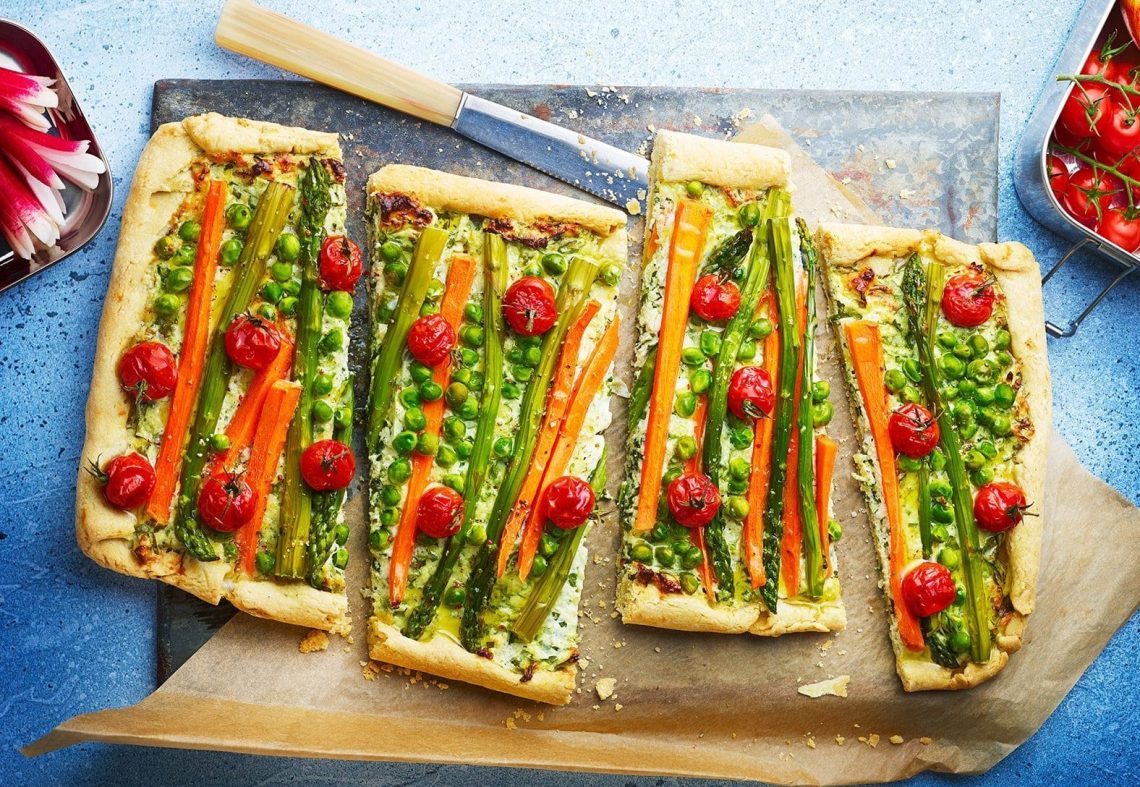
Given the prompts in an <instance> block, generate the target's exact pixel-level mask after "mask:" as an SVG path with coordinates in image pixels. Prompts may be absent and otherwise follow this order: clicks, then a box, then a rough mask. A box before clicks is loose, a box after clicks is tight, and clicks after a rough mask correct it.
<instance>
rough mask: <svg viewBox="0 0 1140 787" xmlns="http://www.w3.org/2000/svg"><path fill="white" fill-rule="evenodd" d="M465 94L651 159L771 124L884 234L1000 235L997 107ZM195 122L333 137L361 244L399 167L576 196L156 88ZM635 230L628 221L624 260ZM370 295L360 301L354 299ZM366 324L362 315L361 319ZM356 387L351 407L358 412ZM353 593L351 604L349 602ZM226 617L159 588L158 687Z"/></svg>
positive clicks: (279, 87) (243, 101)
mask: <svg viewBox="0 0 1140 787" xmlns="http://www.w3.org/2000/svg"><path fill="white" fill-rule="evenodd" d="M467 89H469V90H470V91H471V92H472V93H475V94H477V95H480V96H482V97H484V98H487V99H490V100H492V101H497V102H499V103H502V104H505V105H507V106H510V107H513V108H515V109H518V110H521V111H523V112H528V113H530V114H533V115H537V116H539V117H542V118H546V119H549V120H552V121H554V122H556V123H559V124H561V125H564V126H566V127H568V128H572V129H575V130H577V131H579V132H581V133H583V134H586V135H589V136H591V137H595V138H597V139H601V140H603V141H605V142H609V143H611V144H613V145H618V146H620V147H624V148H626V149H627V150H641V152H642V153H644V152H645V151H646V148H647V143H648V140H649V139H650V138H651V136H652V129H654V128H672V129H675V130H678V131H688V132H692V133H697V134H705V135H708V136H720V137H724V136H726V135H728V134H730V133H732V132H734V131H735V130H736V128H737V127H738V126H739V125H740V124H742V123H743V124H747V123H748V119H749V118H750V117H751V118H759V117H760V116H762V115H764V114H766V113H767V114H771V115H773V116H774V117H775V118H776V119H777V120H778V121H779V122H780V123H781V124H782V125H783V127H784V128H785V129H786V130H787V131H788V132H789V133H790V134H791V135H792V136H793V137H794V138H795V139H796V140H797V141H798V142H799V143H800V144H801V145H803V146H804V148H805V149H806V150H807V151H808V153H810V154H811V155H812V156H813V157H814V158H815V160H816V161H817V162H819V164H820V165H822V166H823V167H824V168H825V169H827V170H828V171H829V172H831V173H832V174H833V175H835V176H836V177H837V178H838V179H840V180H841V181H842V182H844V183H846V184H847V185H848V186H849V187H850V188H851V189H852V190H854V191H855V192H856V193H858V194H859V196H861V197H862V198H863V199H864V200H865V201H866V202H867V204H868V205H870V207H871V208H872V209H873V210H875V211H876V212H878V213H879V214H880V215H882V216H883V217H884V218H885V219H887V220H889V221H890V222H892V223H895V224H900V225H903V226H915V227H937V228H938V229H940V230H942V231H943V232H945V233H947V234H949V235H952V236H954V237H956V238H961V239H962V240H968V241H973V242H980V241H987V240H994V236H995V233H996V229H997V162H998V114H999V108H1000V98H999V96H998V94H996V93H854V92H831V91H828V92H823V91H784V90H727V89H704V88H654V87H616V88H603V87H600V86H593V87H589V88H587V87H583V86H551V85H533V86H503V85H472V86H468V88H467ZM201 112H220V113H222V114H225V115H234V116H242V117H249V118H254V119H258V120H271V121H274V122H277V123H284V124H286V125H295V126H306V127H308V128H313V129H319V130H325V131H336V132H339V133H340V134H341V137H342V141H341V144H342V146H343V148H344V154H345V165H346V167H347V170H348V186H349V191H348V194H349V222H348V227H349V232H350V234H351V235H352V236H353V237H355V238H357V239H358V240H363V238H364V227H363V206H364V183H365V181H366V180H367V178H368V175H369V173H371V172H374V171H375V170H376V169H378V168H379V167H381V166H382V165H384V164H390V163H407V164H418V165H421V166H426V167H434V168H437V169H443V170H447V171H450V172H456V173H460V174H464V175H473V176H476V177H483V178H490V179H493V180H503V181H509V182H513V183H520V184H523V185H526V186H532V187H535V188H544V189H547V190H550V191H559V192H562V193H565V194H569V195H572V196H576V197H579V198H581V199H593V198H592V197H590V196H589V195H587V194H585V193H584V192H580V191H577V190H575V189H573V188H572V187H570V186H567V185H565V184H562V183H560V182H558V181H556V180H553V179H551V178H549V177H547V176H546V175H543V174H542V173H540V172H538V171H537V170H533V169H531V168H529V167H527V166H525V165H522V164H519V163H518V162H515V161H512V160H511V159H508V158H506V157H504V156H502V155H500V154H498V153H495V152H493V151H490V150H488V149H486V148H483V147H481V146H479V145H476V144H474V143H471V142H468V141H467V140H465V139H463V138H462V137H460V136H459V135H457V134H455V133H454V132H452V131H451V130H449V129H445V128H442V127H439V126H434V125H432V124H430V123H424V122H421V121H418V120H415V119H413V118H410V117H408V116H406V115H402V114H400V113H398V112H394V111H392V110H389V109H386V108H384V107H381V106H378V105H376V104H370V103H368V102H367V101H363V100H361V99H357V98H354V97H352V96H349V95H346V94H344V93H339V92H337V91H334V90H331V89H329V88H325V87H322V86H320V85H316V84H313V83H311V82H300V81H284V80H279V81H273V80H257V81H253V80H235V81H223V80H164V81H161V82H158V83H156V84H155V89H154V102H153V107H152V122H153V124H154V125H155V126H157V125H159V124H161V123H166V122H170V121H175V120H180V119H181V118H183V117H186V116H188V115H195V114H199V113H201ZM640 225H641V222H640V221H631V227H630V229H631V247H633V248H639V247H640V242H641V240H640V238H641V231H640V229H641V227H640ZM363 290H364V288H363V287H362V288H359V291H358V294H357V297H358V299H361V298H363V297H364V295H363ZM367 313H368V312H367V311H366V310H364V309H358V310H357V311H356V314H358V315H364V314H367ZM365 327H366V326H365V325H364V320H357V322H356V323H355V324H354V326H353V330H352V335H351V337H350V341H351V345H350V346H351V355H350V357H351V362H352V363H353V364H354V365H355V368H358V369H363V368H367V366H366V359H367V341H366V338H365ZM363 377H364V376H363V375H361V376H359V377H358V379H357V389H358V390H357V402H358V403H362V402H364V400H365V389H364V385H365V383H366V382H367V381H366V380H365V379H363ZM350 592H356V591H355V589H350ZM233 614H234V610H233V608H232V607H230V606H229V605H228V604H225V603H223V604H222V605H221V606H218V607H212V606H210V605H209V604H206V603H204V602H201V601H199V600H197V599H195V598H193V597H192V596H189V595H187V594H185V593H182V592H181V591H179V590H176V589H174V588H172V587H169V586H167V585H159V590H158V673H159V674H158V678H159V681H160V682H161V681H164V680H165V679H166V678H167V677H169V676H170V675H171V674H172V673H173V672H174V671H175V670H176V669H178V667H180V666H181V665H182V664H183V663H184V662H185V661H186V660H187V659H188V658H190V656H191V655H193V654H194V652H195V651H196V650H197V649H198V648H200V647H201V646H202V645H203V644H204V643H205V642H206V640H207V639H209V638H210V636H211V635H212V634H213V633H214V632H215V631H217V630H218V629H219V628H220V627H221V626H222V625H223V624H224V623H225V622H226V621H228V620H229V619H230V618H231V617H232V616H233Z"/></svg>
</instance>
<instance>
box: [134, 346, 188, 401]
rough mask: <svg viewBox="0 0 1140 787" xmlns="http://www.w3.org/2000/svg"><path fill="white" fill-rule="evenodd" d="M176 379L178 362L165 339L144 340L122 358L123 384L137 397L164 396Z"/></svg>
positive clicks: (171, 389)
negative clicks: (157, 340) (160, 340)
mask: <svg viewBox="0 0 1140 787" xmlns="http://www.w3.org/2000/svg"><path fill="white" fill-rule="evenodd" d="M176 382H178V363H177V361H175V360H174V353H172V352H170V348H169V347H167V346H166V345H165V344H163V343H162V342H140V343H139V344H136V345H135V346H134V347H132V348H131V349H129V350H127V351H126V352H125V353H123V357H122V358H120V359H119V385H121V386H123V390H124V391H126V392H127V393H128V394H130V396H131V397H132V398H134V399H145V400H146V401H148V402H154V401H157V400H158V399H164V398H166V397H167V396H170V392H171V391H173V390H174V384H175V383H176Z"/></svg>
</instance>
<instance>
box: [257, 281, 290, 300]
mask: <svg viewBox="0 0 1140 787" xmlns="http://www.w3.org/2000/svg"><path fill="white" fill-rule="evenodd" d="M284 294H285V292H284V290H282V289H281V285H280V284H278V283H277V282H275V281H267V282H265V285H264V286H263V287H262V288H261V297H262V298H265V300H267V301H269V302H270V303H279V302H280V301H281V296H283V295H284Z"/></svg>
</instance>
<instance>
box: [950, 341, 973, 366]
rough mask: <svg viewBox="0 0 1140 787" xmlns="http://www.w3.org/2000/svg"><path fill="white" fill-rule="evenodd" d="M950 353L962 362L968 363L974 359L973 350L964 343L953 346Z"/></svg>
mask: <svg viewBox="0 0 1140 787" xmlns="http://www.w3.org/2000/svg"><path fill="white" fill-rule="evenodd" d="M951 352H953V353H954V355H955V356H956V357H958V358H961V359H962V360H963V361H968V360H970V359H971V358H973V357H974V350H973V348H971V347H970V345H969V344H966V343H965V342H962V343H961V344H956V345H954V349H953V350H952V351H951Z"/></svg>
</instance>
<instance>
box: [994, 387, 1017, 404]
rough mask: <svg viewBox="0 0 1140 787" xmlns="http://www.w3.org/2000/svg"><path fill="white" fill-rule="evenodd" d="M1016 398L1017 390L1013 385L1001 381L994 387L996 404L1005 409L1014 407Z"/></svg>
mask: <svg viewBox="0 0 1140 787" xmlns="http://www.w3.org/2000/svg"><path fill="white" fill-rule="evenodd" d="M1016 398H1017V391H1015V390H1014V388H1013V386H1012V385H1007V384H1005V383H999V384H998V385H996V386H995V387H994V404H996V405H997V406H998V407H1000V408H1002V409H1003V410H1008V409H1009V408H1010V407H1012V406H1013V402H1014V400H1015V399H1016Z"/></svg>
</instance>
